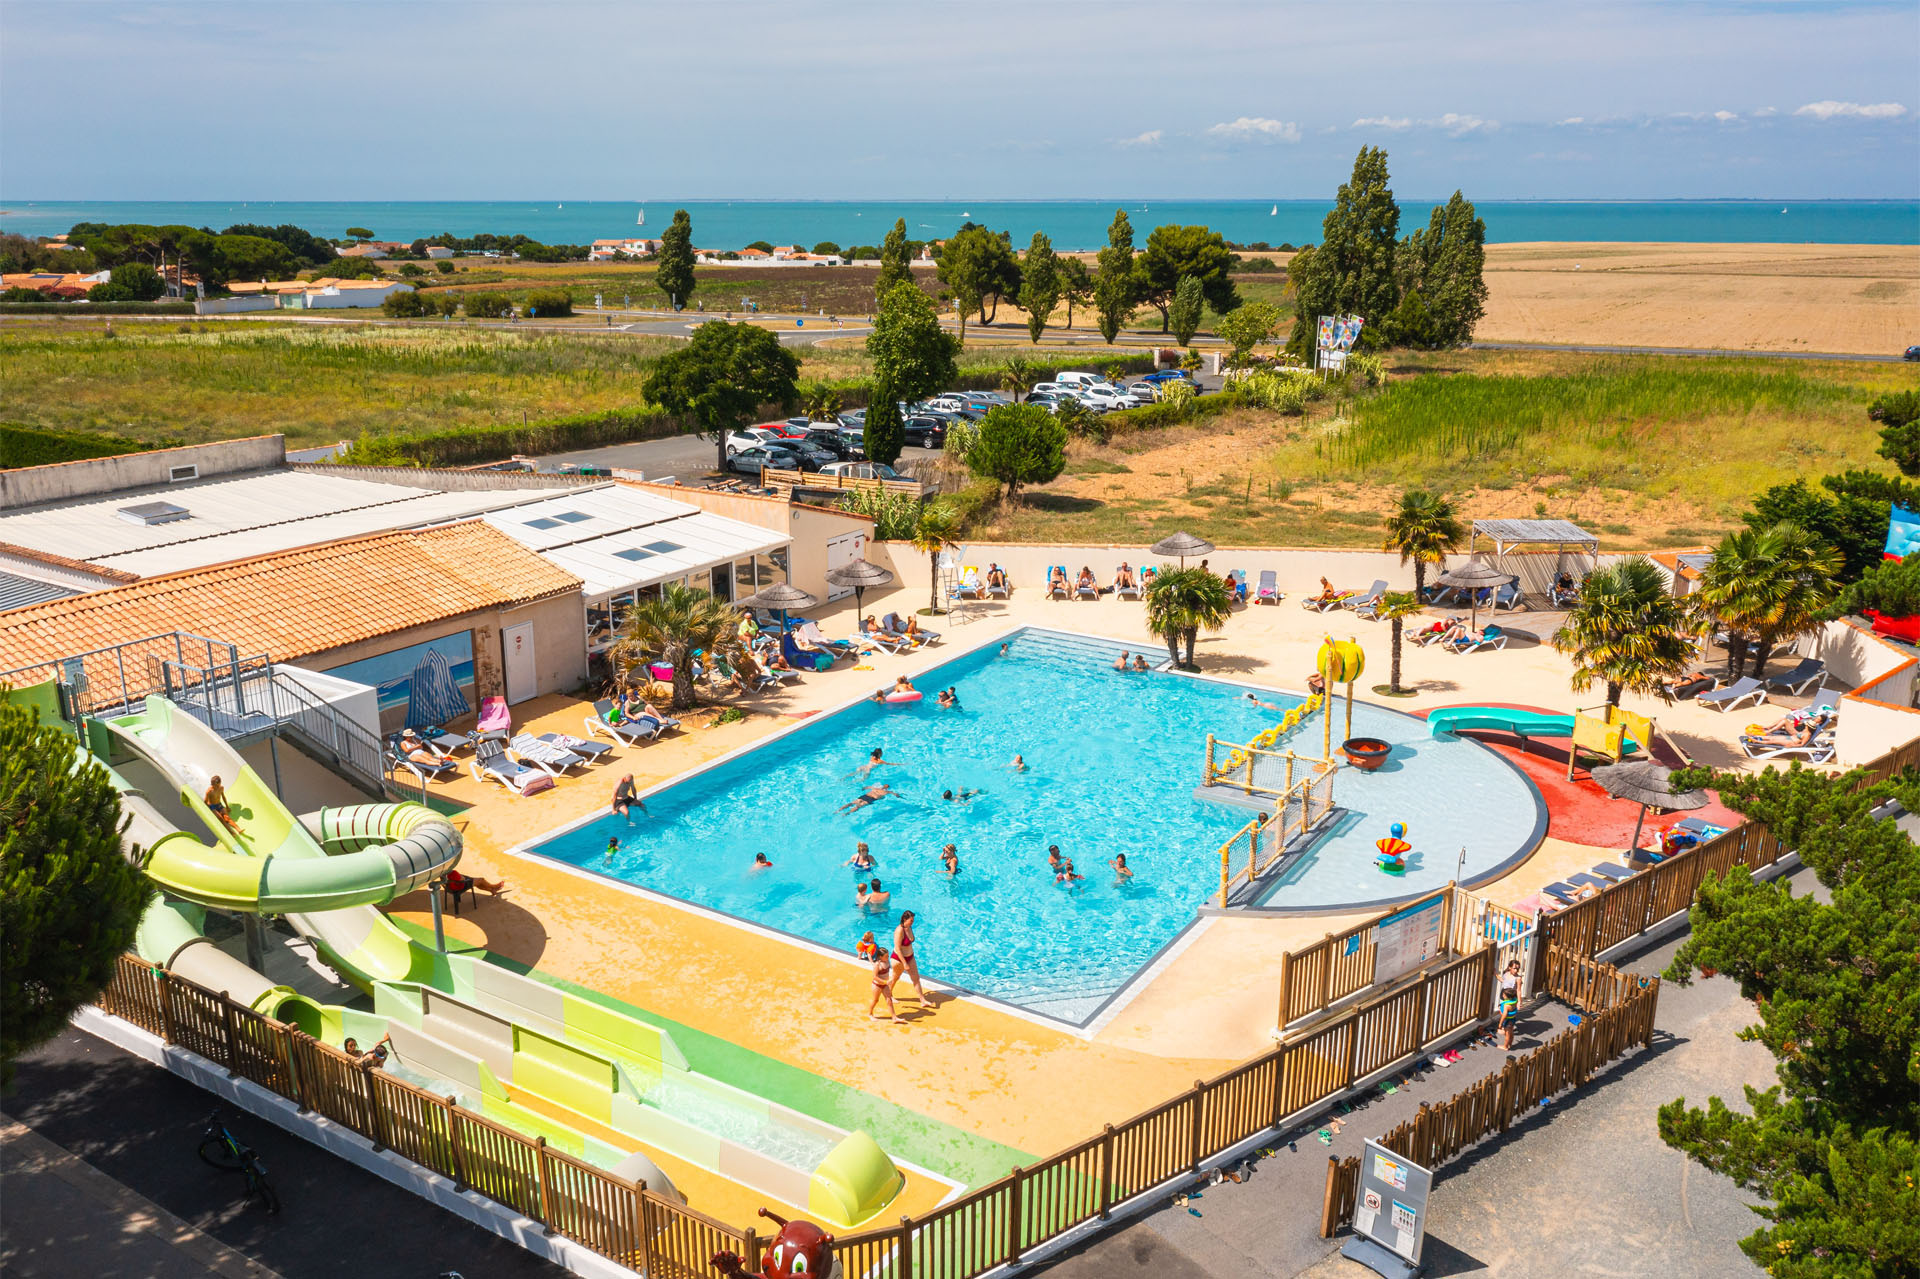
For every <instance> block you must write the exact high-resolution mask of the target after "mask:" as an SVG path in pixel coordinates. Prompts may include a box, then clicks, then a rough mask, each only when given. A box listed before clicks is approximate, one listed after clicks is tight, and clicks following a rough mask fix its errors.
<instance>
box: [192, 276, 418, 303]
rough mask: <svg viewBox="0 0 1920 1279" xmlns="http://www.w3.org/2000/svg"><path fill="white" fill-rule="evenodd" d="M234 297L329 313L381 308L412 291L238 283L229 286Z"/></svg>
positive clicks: (348, 283)
mask: <svg viewBox="0 0 1920 1279" xmlns="http://www.w3.org/2000/svg"><path fill="white" fill-rule="evenodd" d="M227 292H229V293H231V294H233V295H234V296H235V297H262V296H265V297H274V298H278V299H279V302H280V305H281V306H282V307H284V308H286V309H289V310H299V311H330V310H337V309H342V308H350V307H371V306H379V305H380V304H381V303H382V302H384V301H386V300H387V299H388V298H389V297H391V296H392V295H394V294H395V293H400V292H407V293H411V292H413V286H412V285H411V284H407V283H405V282H403V281H400V280H336V279H332V278H330V277H323V278H321V279H318V280H235V281H233V282H232V283H230V284H229V285H227Z"/></svg>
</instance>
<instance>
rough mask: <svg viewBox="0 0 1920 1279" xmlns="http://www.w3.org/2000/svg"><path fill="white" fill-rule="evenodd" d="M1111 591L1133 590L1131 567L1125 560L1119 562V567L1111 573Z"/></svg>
mask: <svg viewBox="0 0 1920 1279" xmlns="http://www.w3.org/2000/svg"><path fill="white" fill-rule="evenodd" d="M1113 589H1114V590H1116V591H1131V590H1133V589H1134V581H1133V565H1131V564H1129V563H1127V562H1126V561H1125V560H1121V561H1120V567H1119V568H1117V569H1115V570H1114V572H1113Z"/></svg>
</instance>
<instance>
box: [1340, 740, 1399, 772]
mask: <svg viewBox="0 0 1920 1279" xmlns="http://www.w3.org/2000/svg"><path fill="white" fill-rule="evenodd" d="M1340 753H1341V754H1343V755H1345V756H1346V757H1347V763H1349V764H1351V765H1353V766H1354V767H1355V768H1358V769H1362V770H1364V771H1366V772H1369V773H1371V772H1372V771H1373V770H1374V769H1376V768H1378V767H1380V765H1382V764H1384V763H1386V762H1387V756H1389V755H1391V754H1393V747H1392V746H1391V745H1389V744H1388V743H1386V742H1383V741H1381V740H1380V739H1379V738H1377V737H1349V738H1348V739H1347V740H1346V741H1344V742H1341V743H1340Z"/></svg>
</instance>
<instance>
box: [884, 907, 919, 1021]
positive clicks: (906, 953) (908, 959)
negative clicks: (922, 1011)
mask: <svg viewBox="0 0 1920 1279" xmlns="http://www.w3.org/2000/svg"><path fill="white" fill-rule="evenodd" d="M902 977H906V978H909V979H911V980H912V982H913V997H914V998H915V999H918V1000H919V1001H920V1002H921V1003H923V1004H924V1003H926V1002H927V992H926V990H925V989H924V988H923V987H922V986H921V985H920V964H919V962H918V961H917V960H916V959H915V958H914V955H913V912H912V911H910V910H903V911H901V912H900V926H899V927H898V928H896V929H894V930H893V978H892V982H891V983H890V984H893V985H897V984H898V983H899V981H900V979H901V978H902Z"/></svg>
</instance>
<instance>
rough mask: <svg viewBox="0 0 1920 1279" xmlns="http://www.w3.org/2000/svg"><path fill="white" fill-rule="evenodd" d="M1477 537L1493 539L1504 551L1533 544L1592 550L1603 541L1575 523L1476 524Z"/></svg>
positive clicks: (1486, 521) (1490, 522)
mask: <svg viewBox="0 0 1920 1279" xmlns="http://www.w3.org/2000/svg"><path fill="white" fill-rule="evenodd" d="M1473 536H1475V537H1490V538H1492V539H1493V540H1494V542H1495V544H1496V545H1497V546H1498V548H1499V549H1500V550H1501V551H1505V550H1506V549H1507V548H1508V547H1511V546H1523V545H1527V544H1529V543H1531V544H1534V545H1539V546H1591V547H1594V548H1595V549H1598V548H1599V545H1600V539H1599V538H1597V537H1595V536H1594V535H1593V534H1591V533H1589V532H1587V531H1586V530H1585V529H1583V528H1581V527H1580V526H1579V525H1578V524H1575V523H1574V522H1573V521H1571V520H1475V521H1474V522H1473Z"/></svg>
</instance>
